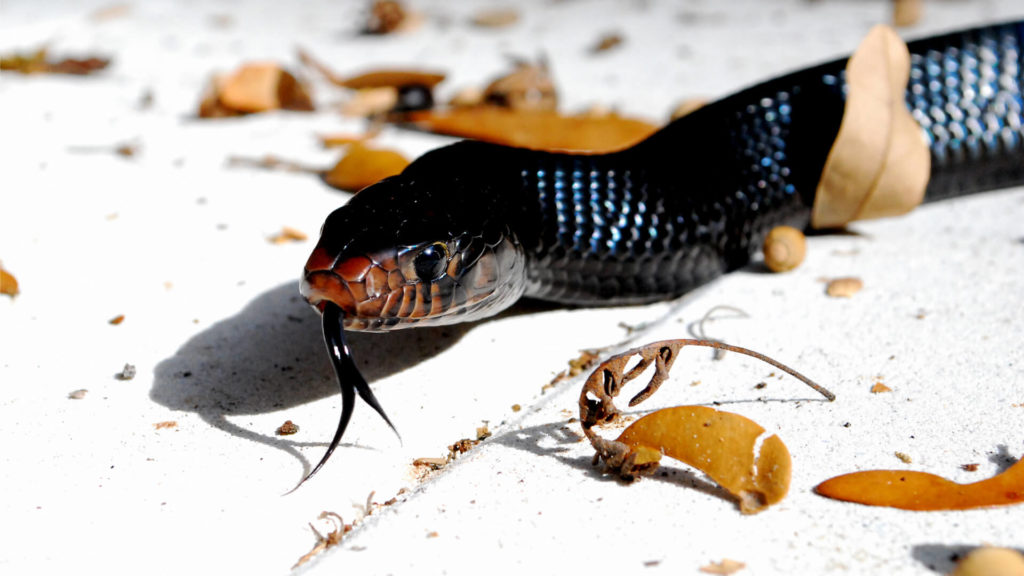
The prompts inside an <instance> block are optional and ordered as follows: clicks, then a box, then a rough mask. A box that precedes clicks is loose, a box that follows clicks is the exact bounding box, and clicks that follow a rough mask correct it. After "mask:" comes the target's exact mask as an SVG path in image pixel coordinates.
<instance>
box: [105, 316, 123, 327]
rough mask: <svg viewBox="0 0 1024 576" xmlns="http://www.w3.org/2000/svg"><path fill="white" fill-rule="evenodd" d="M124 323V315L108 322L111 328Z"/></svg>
mask: <svg viewBox="0 0 1024 576" xmlns="http://www.w3.org/2000/svg"><path fill="white" fill-rule="evenodd" d="M122 322H124V314H118V315H117V316H114V317H113V318H111V319H110V320H107V323H108V324H110V325H111V326H120V325H121V323H122Z"/></svg>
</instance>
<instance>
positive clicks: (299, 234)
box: [267, 226, 307, 244]
mask: <svg viewBox="0 0 1024 576" xmlns="http://www.w3.org/2000/svg"><path fill="white" fill-rule="evenodd" d="M306 239H307V236H306V233H305V232H303V231H301V230H296V229H295V228H292V227H290V226H282V227H281V231H280V232H278V233H277V234H274V235H273V236H270V237H269V238H267V240H269V241H270V243H271V244H285V243H287V242H305V241H306Z"/></svg>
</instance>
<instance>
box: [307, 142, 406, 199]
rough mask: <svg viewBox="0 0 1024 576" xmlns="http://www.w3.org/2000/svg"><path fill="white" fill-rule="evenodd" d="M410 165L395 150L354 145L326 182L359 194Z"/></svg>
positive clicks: (329, 172)
mask: <svg viewBox="0 0 1024 576" xmlns="http://www.w3.org/2000/svg"><path fill="white" fill-rule="evenodd" d="M408 165H409V160H407V159H406V158H405V156H402V155H401V154H400V153H398V152H396V151H394V150H386V149H374V148H368V147H366V146H363V145H362V144H354V145H352V146H351V147H350V148H349V149H348V153H346V154H345V156H343V157H342V158H341V160H339V161H338V163H337V164H335V165H334V168H331V169H330V171H328V172H327V173H326V174H324V181H325V182H327V184H329V185H330V186H333V187H335V188H339V189H341V190H346V191H349V192H358V191H360V190H362V189H363V188H365V187H367V186H369V185H370V184H374V183H376V182H378V181H380V180H383V179H384V178H387V177H388V176H394V175H395V174H398V173H399V172H401V171H402V170H404V169H405V167H406V166H408Z"/></svg>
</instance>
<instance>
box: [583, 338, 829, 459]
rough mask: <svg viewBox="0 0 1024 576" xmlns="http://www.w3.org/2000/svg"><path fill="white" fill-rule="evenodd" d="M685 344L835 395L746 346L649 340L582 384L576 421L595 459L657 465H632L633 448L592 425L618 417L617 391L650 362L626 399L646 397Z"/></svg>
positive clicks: (632, 402) (613, 359)
mask: <svg viewBox="0 0 1024 576" xmlns="http://www.w3.org/2000/svg"><path fill="white" fill-rule="evenodd" d="M685 346H702V347H707V348H715V349H719V350H728V351H730V352H736V353H737V354H744V355H746V356H751V357H753V358H757V359H758V360H761V361H762V362H766V363H768V364H771V365H772V366H775V367H776V368H778V369H780V370H782V371H783V372H786V373H787V374H789V375H791V376H793V377H794V378H796V379H798V380H800V381H801V382H803V383H804V384H807V385H808V386H810V387H811V388H812V389H813V390H814V391H816V392H818V393H819V394H821V395H822V396H824V397H825V398H826V399H828V400H829V401H832V400H835V398H836V397H835V394H833V393H832V392H830V391H828V390H826V389H825V388H823V387H821V386H819V385H818V384H816V383H815V382H813V381H812V380H811V379H810V378H807V377H806V376H804V375H803V374H800V373H799V372H797V371H796V370H793V369H792V368H790V367H788V366H786V365H785V364H782V363H781V362H778V361H776V360H773V359H772V358H769V357H767V356H765V355H764V354H761V353H759V352H755V351H753V350H749V349H747V348H741V347H739V346H733V345H731V344H724V343H722V342H715V341H711V340H693V339H678V340H663V341H660V342H653V343H651V344H648V345H646V346H641V347H639V348H634V349H632V350H628V351H626V352H623V353H621V354H618V355H616V356H613V357H611V358H609V359H608V360H606V361H605V362H603V363H601V364H600V365H599V366H598V367H597V368H596V369H595V370H594V371H593V372H592V373H591V374H590V376H589V377H588V378H587V382H586V383H585V384H584V385H583V390H582V391H581V392H580V400H579V406H580V423H581V424H582V426H583V432H584V434H586V435H587V438H588V439H589V440H590V444H591V445H592V446H593V447H594V450H596V452H597V454H595V456H594V461H595V463H596V462H597V461H598V460H601V459H603V460H604V461H605V463H606V466H607V467H608V468H609V469H615V470H630V471H633V472H634V473H635V474H644V473H652V472H653V471H654V470H655V469H656V468H657V463H653V466H651V467H649V469H646V470H644V469H637V468H636V467H635V466H634V463H635V460H636V458H637V454H636V452H635V451H633V450H632V449H631V448H630V447H629V446H627V445H626V444H624V443H622V442H617V441H614V440H606V439H604V438H601V437H600V436H598V435H597V433H596V432H595V431H594V430H593V427H594V426H595V425H597V424H603V423H608V422H612V421H613V420H615V418H617V417H618V415H619V414H620V413H621V412H620V410H619V409H618V408H617V407H616V406H615V403H614V399H615V397H616V396H618V395H619V392H620V391H621V390H622V388H623V387H624V386H625V385H626V384H628V383H629V382H630V381H632V380H634V379H636V378H637V377H639V376H640V375H641V374H642V373H643V372H644V371H645V370H646V369H647V368H648V367H649V366H650V365H651V364H654V375H653V376H651V379H650V381H649V382H648V383H647V386H645V387H644V389H643V390H641V391H640V392H638V393H637V394H636V395H635V396H633V398H632V399H630V401H629V406H631V407H632V406H636V405H637V404H640V403H641V402H643V401H644V400H646V399H648V398H650V397H651V395H653V394H654V393H655V392H656V391H657V390H658V388H660V387H661V385H662V384H663V383H664V382H665V380H666V379H667V378H668V373H669V371H670V370H671V369H672V365H673V364H674V363H675V360H676V357H677V356H678V355H679V351H680V350H681V349H682V348H683V347H685ZM633 356H639V357H640V359H639V360H638V361H637V363H636V364H635V365H634V366H633V367H632V368H629V371H628V372H627V365H628V364H629V361H630V360H631V359H632V358H633Z"/></svg>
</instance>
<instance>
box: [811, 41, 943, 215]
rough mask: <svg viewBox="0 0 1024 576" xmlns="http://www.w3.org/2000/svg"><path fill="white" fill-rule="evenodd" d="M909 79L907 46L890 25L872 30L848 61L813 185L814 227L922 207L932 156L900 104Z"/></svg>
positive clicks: (897, 213) (917, 129)
mask: <svg viewBox="0 0 1024 576" xmlns="http://www.w3.org/2000/svg"><path fill="white" fill-rule="evenodd" d="M909 77H910V53H909V52H908V50H907V46H906V44H904V43H903V41H902V40H900V38H899V36H898V35H897V34H896V33H895V32H894V31H893V30H892V29H891V28H888V27H886V26H875V27H874V28H872V29H871V31H870V32H868V35H867V36H866V37H865V38H864V40H863V42H861V44H860V46H858V48H857V51H856V52H855V53H854V54H853V56H852V57H850V60H849V61H848V63H847V67H846V78H847V86H848V89H849V95H848V96H847V99H846V104H845V108H844V110H843V119H842V124H841V125H840V127H839V133H838V134H837V136H836V140H835V142H834V143H833V145H832V149H831V150H830V151H829V155H828V159H827V160H826V162H825V168H824V169H823V170H822V174H821V180H820V181H819V182H818V187H817V192H816V194H815V198H814V206H813V208H812V213H811V225H812V226H814V227H815V228H829V227H838V226H843V225H845V224H846V223H848V222H852V221H854V220H864V219H869V218H880V217H884V216H896V215H899V214H904V213H906V212H909V211H910V210H912V209H913V208H914V207H915V206H917V205H918V204H920V203H921V200H922V199H923V198H924V191H925V186H926V185H927V184H928V177H929V173H930V166H931V156H930V154H929V152H928V145H927V143H925V141H924V139H923V138H921V127H920V126H919V125H918V124H917V121H916V120H914V118H913V117H912V116H911V115H910V112H909V111H908V110H907V106H906V104H905V103H904V92H905V91H906V87H907V81H908V79H909Z"/></svg>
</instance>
